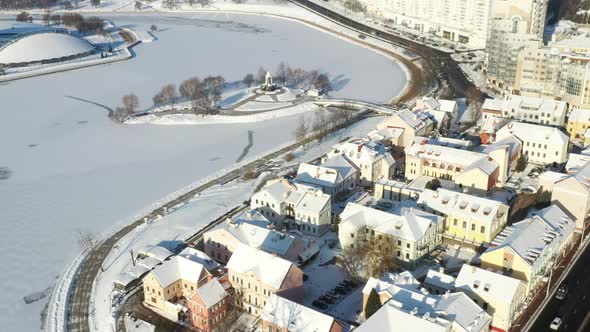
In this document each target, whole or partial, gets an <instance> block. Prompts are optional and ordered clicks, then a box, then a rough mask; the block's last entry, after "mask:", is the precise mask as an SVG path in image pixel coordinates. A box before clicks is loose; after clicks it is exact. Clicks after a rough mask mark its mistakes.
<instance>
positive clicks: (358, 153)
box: [322, 137, 403, 186]
mask: <svg viewBox="0 0 590 332" xmlns="http://www.w3.org/2000/svg"><path fill="white" fill-rule="evenodd" d="M342 159H345V160H346V162H345V163H344V162H339V160H342ZM349 164H352V165H354V168H356V169H358V171H359V173H360V176H359V182H360V184H361V185H364V186H368V185H371V184H372V183H373V182H375V181H377V180H379V179H382V178H385V179H389V178H391V177H392V176H393V175H394V174H395V172H396V169H399V168H401V167H402V166H403V165H402V163H401V162H398V161H396V160H395V159H394V158H393V156H392V155H391V152H390V151H389V148H388V147H386V146H385V145H384V144H382V143H379V142H375V141H373V140H370V139H368V138H366V139H363V138H358V137H353V138H350V139H348V140H346V141H345V142H342V143H338V144H336V145H334V150H332V151H330V152H328V159H327V160H325V161H324V162H323V163H322V165H323V166H324V167H330V168H338V167H345V168H349V167H353V166H349ZM341 165H342V166H341ZM346 171H347V170H346V169H344V170H342V173H345V174H346Z"/></svg>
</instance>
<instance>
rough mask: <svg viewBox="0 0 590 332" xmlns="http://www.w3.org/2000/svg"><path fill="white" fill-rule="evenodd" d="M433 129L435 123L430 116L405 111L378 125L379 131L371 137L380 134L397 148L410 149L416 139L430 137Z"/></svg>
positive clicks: (389, 117) (374, 132)
mask: <svg viewBox="0 0 590 332" xmlns="http://www.w3.org/2000/svg"><path fill="white" fill-rule="evenodd" d="M433 129H434V121H432V119H431V118H430V117H429V116H428V115H426V114H416V113H414V112H412V111H410V110H409V109H404V110H401V111H399V112H397V113H394V114H392V115H391V116H388V117H387V118H385V120H383V121H381V122H380V123H379V124H377V130H376V131H373V132H371V133H369V136H371V135H375V134H380V135H381V136H383V137H384V138H386V139H387V140H389V141H390V142H391V144H393V145H395V146H400V147H408V146H410V145H411V144H412V142H413V140H414V137H416V136H429V134H430V133H431V132H432V130H433Z"/></svg>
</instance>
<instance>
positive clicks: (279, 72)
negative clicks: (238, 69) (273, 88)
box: [242, 62, 333, 93]
mask: <svg viewBox="0 0 590 332" xmlns="http://www.w3.org/2000/svg"><path fill="white" fill-rule="evenodd" d="M267 72H268V71H267V70H266V69H265V68H263V67H260V68H259V69H258V71H257V72H256V74H252V73H248V74H246V75H245V76H244V78H243V79H242V82H243V83H244V84H245V85H247V86H248V87H250V86H252V84H254V83H257V84H262V83H264V79H265V76H266V73H267ZM274 78H275V82H277V83H280V84H282V85H283V86H288V87H293V88H297V89H306V90H309V89H311V88H312V87H313V88H316V89H318V90H320V91H322V92H324V93H328V92H330V91H332V89H333V87H332V83H331V81H330V78H329V77H328V75H327V74H325V73H320V72H319V71H317V70H311V71H307V70H305V69H302V68H298V67H297V68H292V67H290V66H289V65H288V64H286V63H284V62H281V63H280V64H279V65H278V67H277V69H276V71H275V72H274Z"/></svg>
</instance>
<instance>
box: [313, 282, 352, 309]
mask: <svg viewBox="0 0 590 332" xmlns="http://www.w3.org/2000/svg"><path fill="white" fill-rule="evenodd" d="M357 286H358V285H357V283H356V282H354V281H352V280H348V279H346V280H344V281H342V282H341V283H340V284H338V286H336V287H334V288H333V289H332V290H330V291H328V292H327V293H326V294H324V295H322V296H320V297H319V298H318V299H316V300H314V301H313V302H312V303H311V304H312V305H313V306H314V307H316V308H319V309H322V310H326V309H328V307H329V306H330V305H332V304H334V303H336V301H338V300H339V299H340V298H342V297H344V296H346V295H348V294H349V293H350V292H351V291H352V290H353V289H354V288H355V287H357Z"/></svg>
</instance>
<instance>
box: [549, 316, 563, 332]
mask: <svg viewBox="0 0 590 332" xmlns="http://www.w3.org/2000/svg"><path fill="white" fill-rule="evenodd" d="M561 323H562V320H561V318H560V317H555V318H553V321H552V322H551V324H550V325H549V328H550V329H552V330H553V331H557V330H559V327H560V326H561Z"/></svg>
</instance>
